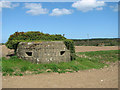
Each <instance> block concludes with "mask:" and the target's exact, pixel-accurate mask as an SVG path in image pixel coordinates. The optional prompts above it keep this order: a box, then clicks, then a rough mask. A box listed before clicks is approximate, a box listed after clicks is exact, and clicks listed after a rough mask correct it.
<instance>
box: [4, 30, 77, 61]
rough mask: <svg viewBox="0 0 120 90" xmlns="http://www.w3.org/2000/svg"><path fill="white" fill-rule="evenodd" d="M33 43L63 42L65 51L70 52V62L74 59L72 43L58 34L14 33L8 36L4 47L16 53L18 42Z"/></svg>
mask: <svg viewBox="0 0 120 90" xmlns="http://www.w3.org/2000/svg"><path fill="white" fill-rule="evenodd" d="M33 41H64V43H65V45H66V47H67V49H68V50H70V53H71V60H74V59H75V48H74V42H73V41H72V40H69V39H66V38H65V37H64V36H62V35H60V34H55V35H50V34H44V33H41V32H39V31H29V32H15V33H14V34H12V35H10V37H9V39H8V41H7V42H6V46H7V47H8V48H10V49H14V50H15V51H16V49H17V46H18V44H19V43H20V42H33Z"/></svg>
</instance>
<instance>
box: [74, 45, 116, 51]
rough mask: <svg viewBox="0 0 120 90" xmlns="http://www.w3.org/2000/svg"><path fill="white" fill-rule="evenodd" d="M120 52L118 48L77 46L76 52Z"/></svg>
mask: <svg viewBox="0 0 120 90" xmlns="http://www.w3.org/2000/svg"><path fill="white" fill-rule="evenodd" d="M104 50H118V46H75V51H76V52H88V51H104Z"/></svg>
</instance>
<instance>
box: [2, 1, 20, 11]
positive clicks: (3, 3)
mask: <svg viewBox="0 0 120 90" xmlns="http://www.w3.org/2000/svg"><path fill="white" fill-rule="evenodd" d="M18 6H19V3H15V4H14V3H11V2H8V1H0V11H1V9H2V8H15V7H18Z"/></svg>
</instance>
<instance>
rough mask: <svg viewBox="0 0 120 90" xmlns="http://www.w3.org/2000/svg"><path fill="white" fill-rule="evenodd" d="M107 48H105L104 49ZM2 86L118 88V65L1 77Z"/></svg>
mask: <svg viewBox="0 0 120 90" xmlns="http://www.w3.org/2000/svg"><path fill="white" fill-rule="evenodd" d="M94 48H95V47H89V46H88V47H85V46H84V48H83V46H82V47H76V52H80V51H81V52H83V50H84V51H91V50H93V51H96V50H116V49H117V47H109V48H108V47H104V49H103V47H102V48H101V47H100V48H99V49H96V48H97V47H96V48H95V49H94ZM106 48H107V49H106ZM2 83H3V85H2V87H3V88H118V66H117V64H116V63H115V64H112V65H111V66H110V67H109V68H104V69H100V70H85V71H79V72H75V73H65V74H58V73H43V74H39V75H27V76H22V77H20V76H14V77H10V76H5V77H2Z"/></svg>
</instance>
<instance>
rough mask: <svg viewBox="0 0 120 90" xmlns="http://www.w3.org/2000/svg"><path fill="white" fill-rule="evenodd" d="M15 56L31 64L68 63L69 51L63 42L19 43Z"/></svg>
mask: <svg viewBox="0 0 120 90" xmlns="http://www.w3.org/2000/svg"><path fill="white" fill-rule="evenodd" d="M17 56H18V57H19V58H22V59H25V60H28V61H31V62H33V63H50V62H55V63H58V62H68V61H70V51H69V50H67V48H66V46H65V44H64V42H63V41H41V42H21V43H20V44H19V45H18V47H17Z"/></svg>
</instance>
